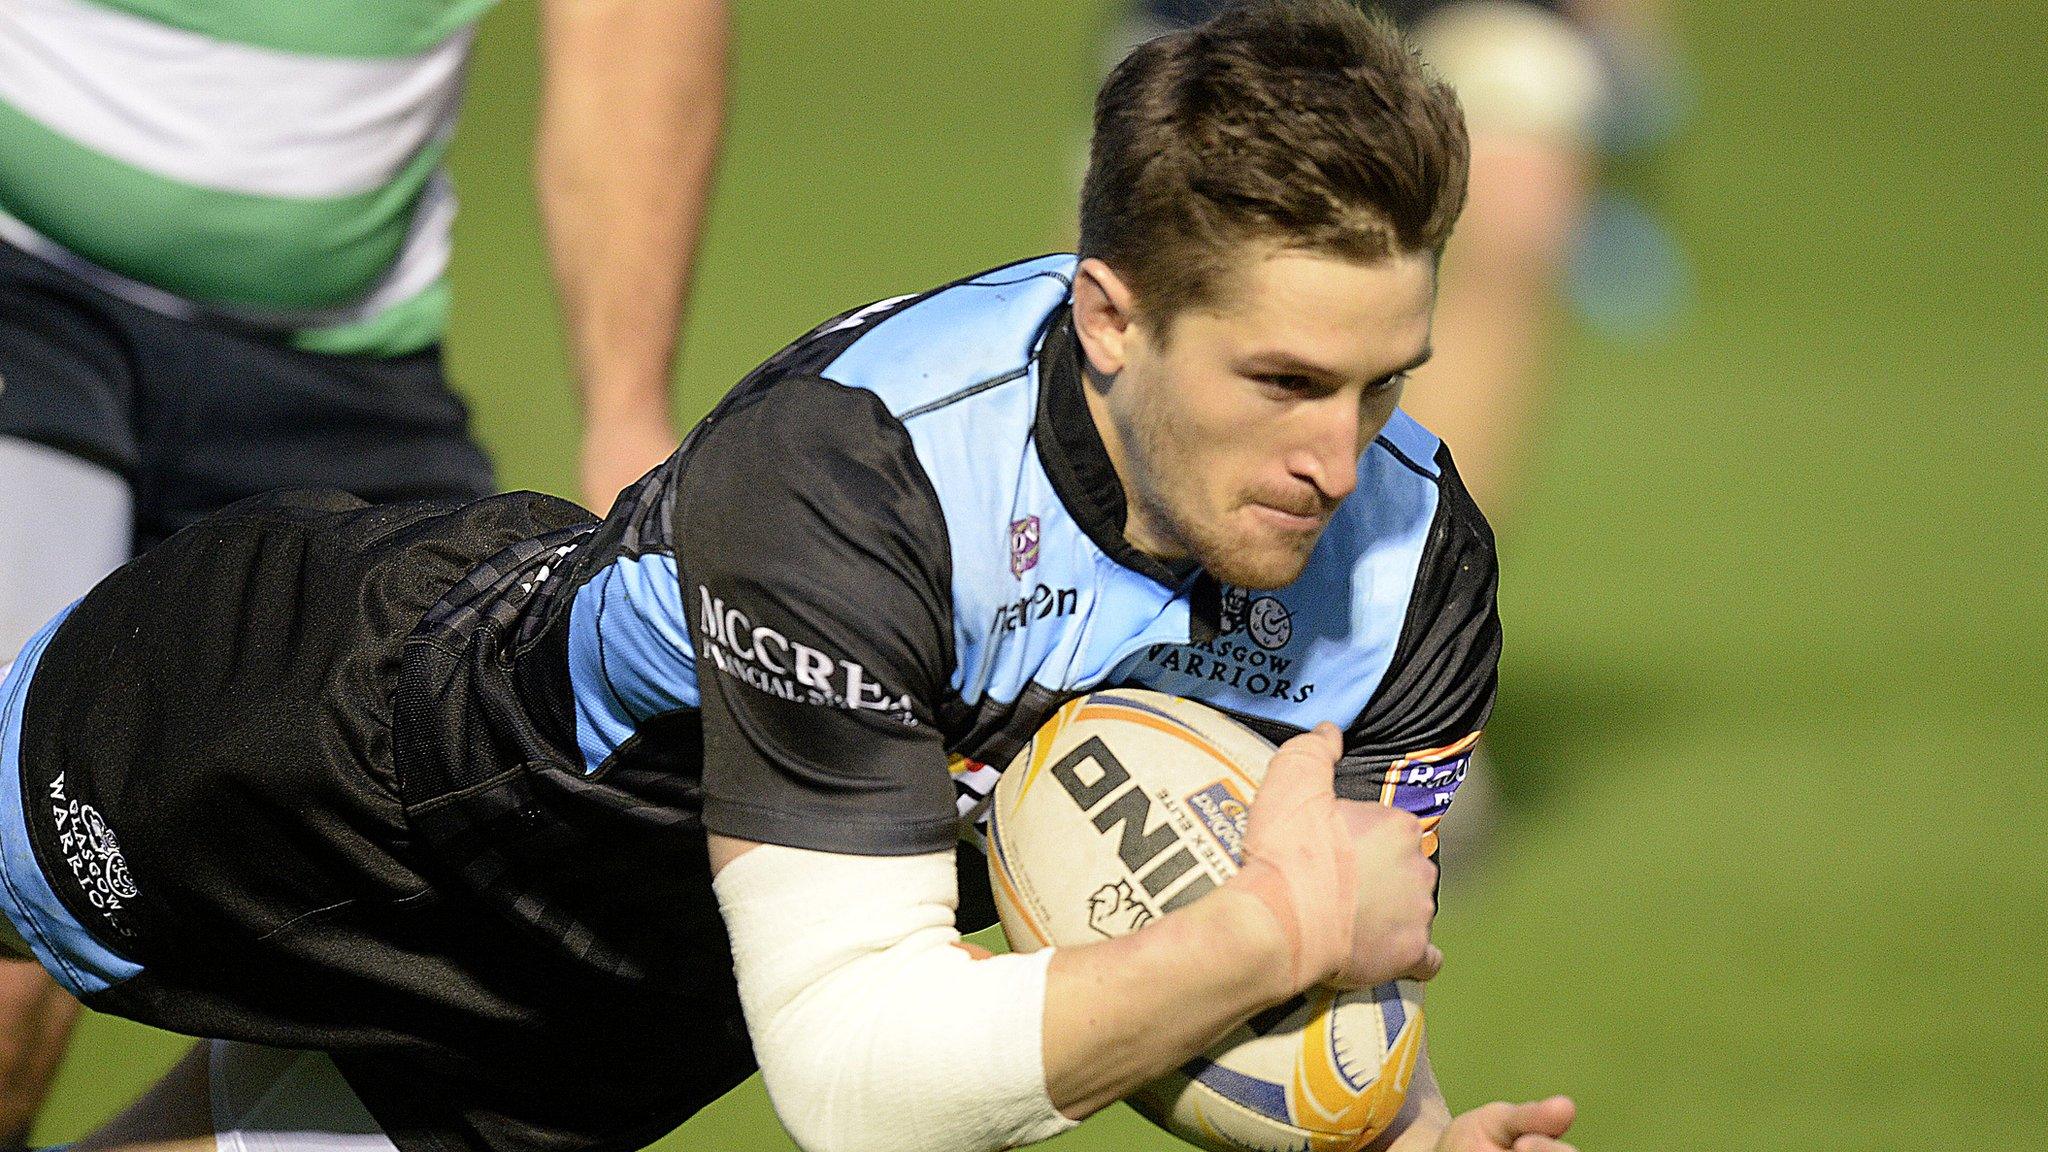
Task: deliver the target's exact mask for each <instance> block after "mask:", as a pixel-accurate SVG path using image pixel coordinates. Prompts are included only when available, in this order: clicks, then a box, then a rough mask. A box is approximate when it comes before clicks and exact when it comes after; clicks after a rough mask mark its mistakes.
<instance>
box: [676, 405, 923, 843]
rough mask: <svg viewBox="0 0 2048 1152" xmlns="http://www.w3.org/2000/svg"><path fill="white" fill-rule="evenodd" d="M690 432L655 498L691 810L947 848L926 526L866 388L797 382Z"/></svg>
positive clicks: (764, 829)
mask: <svg viewBox="0 0 2048 1152" xmlns="http://www.w3.org/2000/svg"><path fill="white" fill-rule="evenodd" d="M739 399H740V400H741V402H738V403H728V404H727V405H724V406H722V407H721V408H720V410H719V411H718V412H717V413H715V414H714V415H713V417H711V418H710V419H708V420H707V421H706V423H705V424H704V425H703V426H701V427H700V429H699V431H698V433H697V437H696V443H695V444H694V445H692V447H691V449H690V452H689V457H688V459H687V460H686V461H685V462H684V465H683V470H682V473H681V475H680V477H679V479H678V489H677V496H678V498H677V500H676V502H675V509H676V512H675V525H676V532H675V539H676V551H677V570H678V574H679V576H680V578H681V580H682V584H683V587H682V593H683V598H684V604H685V608H686V611H687V613H688V617H689V626H690V635H691V641H692V644H693V646H694V647H695V649H696V666H697V679H698V685H699V689H700V692H701V696H702V705H701V706H702V710H703V725H704V822H705V825H706V826H707V827H708V828H710V829H711V830H712V831H714V832H718V833H721V834H724V835H728V836H734V837H739V838H742V839H748V840H756V841H761V842H763V843H772V844H783V845H787V846H791V847H797V848H810V849H815V850H819V851H828V852H847V853H855V854H861V855H909V854H914V853H922V852H933V851H941V850H947V849H950V848H951V846H952V845H953V843H954V841H955V838H956V835H957V833H956V830H955V818H956V817H955V807H954V798H953V797H954V792H953V787H952V783H951V780H950V777H949V776H948V773H947V770H946V757H945V749H944V740H943V737H942V735H941V734H940V732H939V731H938V728H937V715H938V712H939V705H940V702H941V701H942V699H943V697H944V693H945V692H946V691H947V690H948V687H949V684H950V681H951V675H952V609H951V594H950V586H951V582H950V569H949V565H950V553H949V550H948V547H947V540H946V530H945V521H944V518H943V516H942V515H941V513H940V510H939V507H938V499H937V496H936V494H935V493H934V492H933V490H932V487H931V482H930V480H929V478H928V477H927V476H926V475H925V473H924V471H923V468H922V466H921V465H920V464H919V463H918V460H917V456H916V452H915V450H914V448H913V447H912V445H911V441H910V437H909V434H908V433H907V432H906V431H905V430H904V429H903V427H902V425H901V424H900V423H898V422H897V421H896V419H895V418H894V417H893V416H891V415H890V414H889V412H888V411H887V410H886V409H885V408H884V407H883V406H882V404H881V402H880V400H879V399H878V398H876V397H875V396H874V394H872V393H870V392H867V391H864V390H859V389H852V388H847V387H844V386H841V385H838V384H834V383H832V382H830V381H826V380H820V379H816V378H807V377H799V378H792V379H787V380H782V381H779V382H776V383H773V384H769V385H766V386H764V387H761V388H759V389H758V391H756V392H754V393H753V394H751V395H749V396H746V397H744V398H739Z"/></svg>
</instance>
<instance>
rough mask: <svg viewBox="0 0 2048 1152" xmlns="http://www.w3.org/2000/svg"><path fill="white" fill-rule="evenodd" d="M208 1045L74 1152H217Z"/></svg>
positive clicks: (198, 1046) (197, 1049)
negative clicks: (120, 1151)
mask: <svg viewBox="0 0 2048 1152" xmlns="http://www.w3.org/2000/svg"><path fill="white" fill-rule="evenodd" d="M208 1043H209V1042H208V1041H205V1040H202V1041H200V1042H199V1043H197V1044H194V1045H193V1046H192V1049H191V1051H189V1052H186V1053H185V1055H184V1057H183V1058H181V1059H180V1060H179V1061H178V1062H177V1063H176V1064H173V1065H172V1066H171V1070H170V1071H169V1072H166V1073H164V1078H163V1079H161V1080H159V1081H157V1082H156V1084H155V1085H153V1086H152V1087H151V1088H150V1090H149V1091H147V1092H145V1093H143V1094H142V1097H141V1098H140V1099H138V1100H136V1101H135V1103H133V1104H130V1105H129V1106H128V1107H127V1108H126V1109H124V1110H122V1112H121V1114H120V1115H118V1116H116V1117H114V1118H113V1119H112V1120H109V1121H107V1122H106V1123H105V1124H103V1125H101V1126H100V1127H99V1128H98V1129H97V1130H96V1131H94V1132H92V1133H91V1134H89V1135H87V1136H86V1137H85V1139H83V1140H80V1141H79V1142H78V1143H76V1144H74V1145H72V1148H73V1149H74V1152H100V1150H102V1149H112V1148H126V1149H137V1150H141V1149H150V1150H152V1152H215V1146H214V1138H213V1107H212V1098H213V1093H212V1088H211V1084H210V1080H211V1076H210V1075H209V1066H210V1063H211V1062H210V1061H209V1060H208V1058H207V1045H208Z"/></svg>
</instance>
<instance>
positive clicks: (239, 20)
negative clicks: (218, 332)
mask: <svg viewBox="0 0 2048 1152" xmlns="http://www.w3.org/2000/svg"><path fill="white" fill-rule="evenodd" d="M493 2H494V0H0V238H4V239H6V240H7V241H9V242H11V243H14V244H16V245H17V246H19V247H23V248H26V249H28V250H29V251H32V252H35V253H37V254H38V255H41V256H43V257H45V258H47V259H50V260H53V261H55V262H57V263H59V264H62V265H64V266H65V267H67V268H70V269H71V270H72V271H74V272H77V273H79V274H80V275H82V276H84V277H85V278H87V279H88V280H91V281H92V282H94V283H96V284H98V285H99V286H100V287H102V288H106V289H108V290H109V291H112V292H115V293H116V294H118V295H122V296H125V297H128V298H129V299H131V300H134V301H136V302H137V303H140V304H143V305H145V306H148V307H151V308H155V309H157V310H158V311H164V312H169V313H171V314H173V315H181V316H215V317H221V318H225V319H228V320H231V321H234V322H236V323H238V324H243V325H253V326H256V327H258V328H262V329H267V330H272V331H277V332H279V333H282V334H285V335H286V336H287V338H288V339H290V340H291V342H292V343H294V344H295V345H296V346H298V347H301V348H305V349H308V350H312V351H321V352H336V353H364V354H378V355H396V354H400V353H404V352H410V351H415V350H417V349H420V348H423V347H425V346H427V345H428V344H431V343H433V342H434V341H435V340H438V339H439V338H440V336H441V331H442V327H443V324H444V322H445V319H446V316H447V310H448V289H447V283H446V279H445V272H446V268H447V262H448V244H449V228H450V225H451V223H452V222H453V219H454V215H455V203H454V197H453V194H452V191H451V189H450V186H449V182H448V177H447V174H446V172H445V171H444V169H443V166H442V155H443V153H444V151H445V150H446V147H447V144H448V140H449V137H450V135H451V133H452V131H453V129H454V125H455V116H456V111H457V109H458V107H459V105H460V102H461V93H462V79H463V69H464V64H465V62H466V60H467V57H468V52H469V46H470V40H471V37H472V35H473V32H474V27H475V23H476V21H477V20H478V19H479V18H480V17H481V16H482V15H483V13H484V11H485V10H486V9H488V8H489V7H490V5H491V4H492V3H493Z"/></svg>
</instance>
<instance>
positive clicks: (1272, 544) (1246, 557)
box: [1203, 525, 1323, 592]
mask: <svg viewBox="0 0 2048 1152" xmlns="http://www.w3.org/2000/svg"><path fill="white" fill-rule="evenodd" d="M1322 534H1323V533H1322V526H1321V525H1317V526H1316V528H1315V529H1314V530H1313V531H1294V530H1284V529H1283V530H1276V529H1274V528H1272V527H1270V526H1253V527H1251V528H1250V529H1249V530H1245V531H1240V532H1238V533H1237V534H1236V535H1235V536H1234V537H1231V538H1229V539H1228V540H1226V541H1225V543H1224V546H1223V547H1221V548H1219V549H1217V555H1216V556H1215V557H1214V558H1213V559H1212V560H1211V561H1210V562H1209V563H1206V564H1204V565H1203V567H1205V568H1207V569H1208V571H1209V575H1211V576H1214V577H1215V578H1216V579H1218V580H1220V581H1222V582H1223V583H1225V584H1230V585H1234V586H1236V587H1239V588H1244V589H1248V590H1251V591H1255V592H1256V591H1264V590H1270V589H1274V588H1285V587H1286V586H1287V585H1289V584H1292V583H1294V582H1295V581H1296V580H1298V579H1300V578H1301V573H1302V570H1303V569H1305V568H1307V567H1308V558H1309V554H1310V553H1311V552H1314V551H1315V547H1316V541H1317V540H1318V539H1320V538H1321V537H1322Z"/></svg>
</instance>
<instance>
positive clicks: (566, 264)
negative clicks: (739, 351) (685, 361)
mask: <svg viewBox="0 0 2048 1152" xmlns="http://www.w3.org/2000/svg"><path fill="white" fill-rule="evenodd" d="M729 40H730V27H729V22H728V18H727V14H726V8H725V4H724V3H723V0H546V3H545V4H544V5H543V6H542V54H543V58H544V60H545V74H544V76H543V79H542V87H541V112H540V126H539V136H538V140H537V142H536V148H535V155H534V181H535V185H536V188H537V191H538V193H539V197H540V207H541V215H542V218H543V221H544V223H545V225H546V231H547V240H548V251H549V255H550V257H551V259H552V263H553V266H554V275H555V283H556V287H557V290H558V292H559V293H560V296H561V301H562V310H563V313H564V315H565V317H566V318H567V322H568V335H569V341H570V348H571V353H572V355H573V357H574V363H575V371H576V377H577V381H578V386H579V388H580V390H581V395H582V401H583V416H584V435H583V447H582V460H581V469H582V470H581V479H582V483H583V495H584V499H585V501H586V502H587V503H589V504H590V506H591V507H592V508H594V509H595V510H596V511H598V512H600V513H601V512H603V511H605V510H606V508H608V507H609V506H610V504H611V501H612V498H613V497H614V496H616V495H617V494H618V491H619V489H621V488H623V487H624V486H625V485H627V484H629V483H631V482H632V481H634V480H636V479H638V478H639V477H640V476H641V474H642V473H644V472H646V471H647V470H648V469H649V468H652V467H653V466H654V465H655V464H658V463H660V462H661V460H662V459H663V458H665V457H666V456H667V455H668V454H669V453H670V452H671V451H673V450H674V449H675V446H676V436H675V432H674V429H673V427H672V425H671V422H670V404H669V387H670V377H671V373H672V371H673V368H674V361H675V349H676V331H677V328H678V326H679V324H680V323H681V319H682V314H683V306H684V302H685V300H686V298H687V293H688V285H689V278H690V271H691V266H692V263H693V261H694V259H695V257H696V254H697V243H698V237H699V233H700V231H701V227H702V224H703V219H704V211H705V205H706V202H707V200H708V198H709V193H710V186H711V174H712V169H713V167H714V165H715V162H716V160H717V155H718V145H719V138H720V134H721V131H722V129H723V126H724V121H725V95H726V49H727V45H728V42H729Z"/></svg>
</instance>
